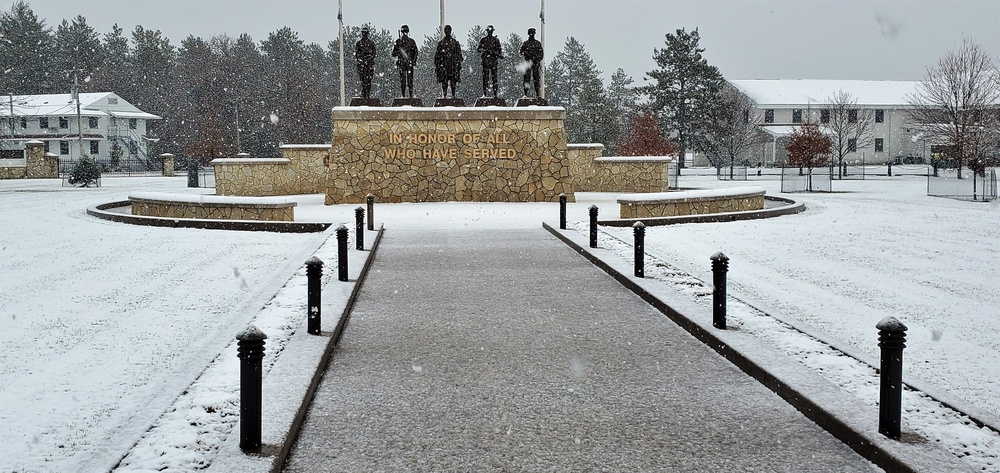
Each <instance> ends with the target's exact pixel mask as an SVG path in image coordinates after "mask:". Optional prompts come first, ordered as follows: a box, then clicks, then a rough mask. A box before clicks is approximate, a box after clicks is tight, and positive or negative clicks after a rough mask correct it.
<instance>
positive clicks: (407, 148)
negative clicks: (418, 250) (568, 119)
mask: <svg viewBox="0 0 1000 473" xmlns="http://www.w3.org/2000/svg"><path fill="white" fill-rule="evenodd" d="M564 118H565V110H563V109H562V108H560V107H518V108H501V107H498V108H495V109H494V108H488V109H487V108H468V109H463V108H451V107H441V108H416V107H413V108H410V107H406V108H378V107H372V108H368V107H362V108H358V107H337V108H335V109H334V110H333V140H332V141H333V146H332V149H331V152H330V159H329V170H328V173H327V176H326V177H327V180H326V189H327V190H326V203H327V204H342V203H361V202H364V201H365V196H366V195H367V194H369V193H371V194H372V195H374V196H375V198H376V200H378V201H381V202H442V201H460V202H461V201H472V202H545V201H555V200H557V199H558V196H559V194H560V193H565V194H567V197H568V198H569V200H570V201H572V200H573V192H574V186H573V179H572V173H571V163H570V162H569V160H568V159H567V156H566V133H565V130H564V128H563V120H564Z"/></svg>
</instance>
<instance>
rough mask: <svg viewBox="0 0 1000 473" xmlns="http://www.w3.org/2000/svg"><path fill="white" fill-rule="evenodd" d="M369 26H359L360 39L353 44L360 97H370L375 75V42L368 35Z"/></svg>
mask: <svg viewBox="0 0 1000 473" xmlns="http://www.w3.org/2000/svg"><path fill="white" fill-rule="evenodd" d="M369 31H370V30H369V28H368V27H367V26H365V27H363V28H361V39H360V40H358V42H357V43H355V44H354V59H355V60H357V63H358V78H359V79H360V80H361V97H362V98H366V99H370V98H372V77H374V76H375V54H376V51H375V42H374V41H372V39H371V38H370V37H368V33H369Z"/></svg>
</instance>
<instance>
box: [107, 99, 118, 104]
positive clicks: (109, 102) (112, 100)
mask: <svg viewBox="0 0 1000 473" xmlns="http://www.w3.org/2000/svg"><path fill="white" fill-rule="evenodd" d="M108 105H118V99H116V98H112V97H108Z"/></svg>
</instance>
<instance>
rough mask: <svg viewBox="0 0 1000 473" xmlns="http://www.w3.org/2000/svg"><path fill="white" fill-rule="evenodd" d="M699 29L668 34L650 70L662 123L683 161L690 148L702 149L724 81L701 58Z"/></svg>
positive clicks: (651, 93)
mask: <svg viewBox="0 0 1000 473" xmlns="http://www.w3.org/2000/svg"><path fill="white" fill-rule="evenodd" d="M699 39H700V36H699V35H698V29H697V28H696V29H695V30H694V31H692V32H690V33H689V32H686V31H684V29H683V28H682V29H679V30H677V32H676V33H675V34H669V33H668V34H667V35H666V46H667V47H666V48H663V49H655V50H654V54H653V59H654V60H655V61H656V65H657V66H658V69H656V70H653V71H649V72H647V75H648V76H649V78H650V79H652V80H654V81H656V82H655V83H654V84H651V85H650V86H648V87H647V89H646V92H647V94H648V95H649V96H650V97H651V99H652V103H653V107H654V110H655V111H656V112H657V115H658V116H659V117H660V126H661V128H662V129H663V131H664V132H665V133H666V134H667V135H668V136H670V137H672V138H674V141H675V142H676V143H677V145H678V147H679V148H680V150H679V151H680V156H681V162H680V164H681V165H680V166H678V172H679V170H680V168H681V167H683V166H684V159H683V158H684V156H685V155H686V153H687V152H688V151H689V150H701V149H702V148H703V147H704V140H705V135H706V133H707V132H708V127H709V123H710V122H711V117H712V114H713V111H712V109H713V107H714V106H715V104H716V103H717V98H718V95H719V93H720V92H721V91H722V88H723V86H724V84H725V80H724V79H723V77H722V74H721V73H720V72H719V70H718V69H717V68H716V67H715V66H712V65H709V64H708V61H707V60H705V58H703V57H702V55H701V53H703V52H704V51H705V50H704V49H703V48H699V47H698V41H699Z"/></svg>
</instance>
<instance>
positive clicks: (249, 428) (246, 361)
mask: <svg viewBox="0 0 1000 473" xmlns="http://www.w3.org/2000/svg"><path fill="white" fill-rule="evenodd" d="M265 339H267V335H265V334H264V332H261V331H260V329H259V328H257V327H254V326H253V325H251V326H249V327H247V328H246V330H244V331H242V332H240V333H239V335H236V340H237V342H236V356H238V357H239V359H240V449H241V450H243V451H244V452H254V451H257V450H260V430H261V403H262V397H263V390H262V389H261V384H262V372H263V368H262V365H263V361H262V360H263V359H264V340H265Z"/></svg>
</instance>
